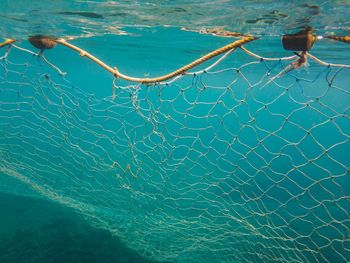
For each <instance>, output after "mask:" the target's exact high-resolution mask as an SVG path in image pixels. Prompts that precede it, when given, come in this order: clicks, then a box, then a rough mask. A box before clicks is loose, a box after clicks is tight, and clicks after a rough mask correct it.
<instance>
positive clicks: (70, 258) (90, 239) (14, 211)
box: [0, 193, 152, 263]
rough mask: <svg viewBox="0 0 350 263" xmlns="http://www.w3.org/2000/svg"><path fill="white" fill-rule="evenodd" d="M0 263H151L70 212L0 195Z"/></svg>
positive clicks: (51, 203)
mask: <svg viewBox="0 0 350 263" xmlns="http://www.w3.org/2000/svg"><path fill="white" fill-rule="evenodd" d="M0 211H1V215H0V262H2V263H10V262H11V263H18V262H21V263H29V262H30V263H53V262H57V263H61V262H65V263H69V262H74V263H79V262H84V263H89V262H96V263H100V262H101V263H102V262H106V263H107V262H108V263H113V262H118V263H139V262H140V263H151V262H152V261H149V260H146V259H144V258H142V257H141V256H140V255H138V254H137V253H135V252H134V251H133V250H131V249H128V248H127V247H125V246H124V245H123V244H122V243H121V242H120V241H119V240H118V239H117V238H116V237H113V236H112V235H111V234H110V233H109V232H108V231H105V230H100V229H96V228H93V227H91V226H90V225H88V224H87V222H85V221H84V219H82V218H81V216H79V215H77V214H76V213H74V211H72V210H71V209H68V208H65V207H61V206H59V205H58V204H56V203H53V202H50V201H45V200H42V199H38V198H32V197H24V196H18V195H12V194H5V193H0Z"/></svg>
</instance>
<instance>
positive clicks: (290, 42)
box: [0, 27, 350, 84]
mask: <svg viewBox="0 0 350 263" xmlns="http://www.w3.org/2000/svg"><path fill="white" fill-rule="evenodd" d="M212 32H214V33H215V35H217V36H222V34H218V32H219V31H217V30H212V31H209V33H212ZM220 32H221V31H220ZM223 32H225V34H224V36H226V37H227V36H229V37H231V36H235V37H236V36H243V38H242V39H239V40H237V41H235V42H232V43H230V44H228V45H226V46H224V47H221V48H219V49H216V50H214V51H212V52H210V53H208V54H206V55H204V56H202V57H201V58H199V59H197V60H195V61H193V62H191V63H189V64H187V65H185V66H183V67H181V68H179V69H177V70H175V71H173V72H171V73H168V74H166V75H163V76H159V77H154V78H138V77H132V76H128V75H125V74H123V73H121V72H120V71H119V70H118V68H117V67H111V66H109V65H107V64H106V63H105V62H103V61H102V60H100V59H98V58H97V57H95V56H94V55H92V54H90V53H89V52H87V51H85V50H83V49H81V48H79V47H77V46H75V45H73V44H71V43H69V42H67V41H66V40H65V39H62V38H60V39H59V38H56V37H52V36H45V35H36V36H30V37H29V38H28V41H29V42H30V43H31V44H32V45H33V46H34V47H36V48H38V49H40V52H39V53H38V54H37V56H41V57H42V58H43V60H44V62H46V63H47V64H48V65H50V66H51V67H52V68H54V69H55V70H57V71H58V72H59V74H60V75H65V74H66V73H65V72H63V71H61V70H60V69H59V68H58V67H57V66H55V65H53V64H52V63H51V62H49V61H48V60H47V59H46V57H45V56H44V55H43V51H44V50H45V49H52V48H54V47H55V46H56V43H58V44H61V45H63V46H66V47H68V48H70V49H72V50H74V51H76V52H78V53H79V54H80V56H82V57H87V58H89V59H90V60H92V61H93V62H95V63H96V64H98V65H99V66H101V67H102V68H104V69H105V70H107V71H109V72H110V73H112V74H113V76H114V77H115V78H120V79H124V80H127V81H131V82H137V83H141V84H155V83H160V82H163V81H166V80H169V79H171V78H174V77H176V76H179V75H183V74H185V73H186V72H187V71H188V70H190V69H192V68H194V67H196V66H198V65H200V64H202V63H204V62H206V61H208V60H210V59H212V58H214V57H216V56H218V55H220V54H223V53H225V52H227V51H230V50H231V51H234V50H235V49H236V48H238V47H239V48H240V49H241V50H243V51H244V52H246V53H247V54H248V55H250V56H252V57H254V58H257V59H260V60H266V61H282V60H292V59H296V58H297V57H298V56H300V55H294V56H289V57H283V58H266V57H262V56H259V55H257V54H255V53H253V52H251V51H249V50H248V49H247V48H245V47H243V45H245V44H247V43H249V42H252V41H254V40H257V39H258V38H257V37H254V36H244V35H243V34H240V33H239V34H237V33H236V32H230V31H223ZM322 38H328V39H333V40H337V41H342V42H345V43H349V42H350V36H325V37H322V36H318V37H317V36H315V35H314V34H313V29H312V28H309V27H308V28H306V29H304V30H302V31H300V32H298V33H296V34H289V35H284V36H283V37H282V44H283V47H284V48H285V49H286V50H298V51H303V52H304V53H303V54H304V55H303V58H304V59H306V58H307V57H309V58H311V59H313V60H314V61H316V62H317V63H319V64H321V65H326V66H333V67H345V68H347V67H349V66H348V65H343V64H332V63H327V62H324V61H322V60H320V59H318V58H316V57H315V56H313V55H311V54H309V53H308V52H306V51H308V50H309V49H311V48H312V46H313V44H314V42H315V41H316V40H317V39H322ZM14 42H16V40H15V39H6V40H5V41H4V42H2V43H0V48H1V47H4V46H6V45H11V44H13V43H14ZM18 48H19V47H18ZM298 60H300V58H299V59H297V61H294V62H293V63H294V64H296V63H298ZM305 62H306V61H305ZM305 62H304V63H299V64H300V65H301V66H303V65H304V64H305ZM299 67H300V66H298V67H294V66H293V65H290V69H288V70H287V71H290V70H293V69H295V68H299ZM282 73H283V72H280V73H279V74H277V75H276V76H275V77H274V78H272V79H271V81H272V80H274V79H275V78H277V77H278V76H279V75H280V74H282Z"/></svg>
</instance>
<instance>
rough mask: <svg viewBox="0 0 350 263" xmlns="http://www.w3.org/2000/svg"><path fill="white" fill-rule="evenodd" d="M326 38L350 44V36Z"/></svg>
mask: <svg viewBox="0 0 350 263" xmlns="http://www.w3.org/2000/svg"><path fill="white" fill-rule="evenodd" d="M325 38H329V39H333V40H337V41H341V42H345V43H350V36H325Z"/></svg>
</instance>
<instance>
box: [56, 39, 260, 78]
mask: <svg viewBox="0 0 350 263" xmlns="http://www.w3.org/2000/svg"><path fill="white" fill-rule="evenodd" d="M256 39H257V38H256V37H251V36H249V37H244V38H242V39H240V40H237V41H235V42H232V43H230V44H228V45H226V46H224V47H222V48H219V49H217V50H214V51H213V52H210V53H208V54H207V55H205V56H203V57H201V58H199V59H197V60H195V61H193V62H192V63H190V64H188V65H186V66H183V67H181V68H179V69H177V70H175V71H173V72H171V73H169V74H166V75H163V76H160V77H155V78H135V77H130V76H127V75H124V74H122V73H120V72H119V71H118V69H117V68H112V67H110V66H108V65H107V64H106V63H104V62H103V61H101V60H99V59H98V58H96V57H95V56H93V55H91V54H90V53H88V52H86V51H85V50H83V49H81V48H79V47H77V46H75V45H73V44H71V43H68V42H67V41H65V40H64V39H57V40H55V41H56V42H57V43H59V44H61V45H63V46H66V47H68V48H70V49H72V50H74V51H77V52H79V53H80V55H81V56H83V57H87V58H89V59H91V60H92V61H94V62H95V63H97V64H98V65H100V66H101V67H102V68H104V69H106V70H107V71H109V72H111V73H112V74H113V75H114V76H115V77H116V78H121V79H125V80H127V81H131V82H139V83H145V84H150V83H156V82H162V81H165V80H168V79H171V78H173V77H175V76H178V75H181V74H183V73H185V72H186V71H188V70H190V69H192V68H194V67H195V66H198V65H199V64H202V63H203V62H205V61H207V60H209V59H211V58H213V57H216V56H218V55H220V54H222V53H225V52H226V51H229V50H231V49H235V48H237V47H240V46H242V45H244V44H246V43H248V42H251V41H253V40H256Z"/></svg>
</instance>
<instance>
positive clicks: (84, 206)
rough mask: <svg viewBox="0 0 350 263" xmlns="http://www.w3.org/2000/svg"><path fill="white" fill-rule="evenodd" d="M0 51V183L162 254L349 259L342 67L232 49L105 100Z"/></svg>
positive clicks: (14, 49) (349, 132) (169, 257)
mask: <svg viewBox="0 0 350 263" xmlns="http://www.w3.org/2000/svg"><path fill="white" fill-rule="evenodd" d="M344 45H345V44H344ZM250 46H253V44H250ZM246 51H248V50H246ZM45 52H46V51H45ZM49 52H58V51H57V50H52V51H49ZM83 55H84V54H83ZM0 56H1V58H0V71H1V72H0V134H1V135H0V158H1V162H0V172H1V173H2V174H3V175H2V176H1V177H0V178H1V180H2V182H5V183H3V184H2V186H1V189H9V188H13V190H11V191H17V192H21V191H25V190H24V187H21V186H19V185H16V184H14V183H10V181H6V180H5V177H4V176H5V175H7V176H9V177H11V178H15V179H16V181H20V182H22V183H24V184H25V185H29V186H31V188H32V189H34V190H35V192H36V193H38V194H40V195H42V196H44V197H46V198H49V199H52V200H55V201H57V202H60V203H62V204H65V205H67V206H70V207H73V208H75V209H76V210H77V211H79V212H80V213H82V214H83V215H84V216H85V217H86V218H87V219H88V220H89V222H91V224H93V225H95V226H96V227H100V228H105V229H108V230H109V231H111V232H112V233H113V234H115V235H117V236H118V237H119V238H120V239H121V240H122V241H123V242H124V243H125V244H126V245H127V246H128V247H130V248H133V249H135V250H136V251H137V252H139V253H140V254H142V255H144V256H146V257H148V258H150V259H154V260H158V261H170V262H206V261H208V260H209V261H211V262H349V261H350V220H349V213H350V187H349V184H350V179H349V165H350V159H349V156H348V154H349V150H350V120H349V117H350V116H349V115H350V103H349V102H350V96H349V92H350V90H349V85H348V83H349V82H350V72H349V71H350V69H349V68H348V67H347V66H346V65H343V66H342V65H331V64H329V65H327V64H320V63H318V62H317V61H315V60H309V63H310V65H309V67H308V69H305V68H300V69H295V70H287V69H288V67H289V65H290V63H291V62H293V61H294V60H295V59H297V58H298V57H297V56H294V57H293V59H294V60H291V58H285V59H275V60H269V59H264V58H262V57H258V56H257V55H255V56H254V54H253V53H251V54H250V55H249V53H248V54H247V52H244V50H242V49H239V50H235V51H234V52H232V50H231V51H228V53H225V54H224V55H223V57H221V58H219V60H216V61H209V62H206V63H204V64H202V65H201V66H200V67H199V68H196V69H192V71H186V72H183V73H182V74H180V75H178V76H176V77H175V78H172V79H170V80H167V81H164V82H156V83H153V84H152V85H149V84H145V83H135V82H130V81H127V80H121V79H119V78H117V77H116V78H115V79H114V81H113V86H112V93H111V94H112V95H111V96H109V97H103V98H101V97H98V96H96V95H91V94H89V93H87V92H86V91H84V88H82V87H78V86H79V85H78V84H77V85H75V84H76V83H74V84H73V83H71V82H70V81H69V80H68V79H69V74H68V75H64V74H59V72H57V70H58V68H53V67H52V64H48V63H46V62H45V61H44V60H43V58H40V57H38V56H37V54H35V53H30V52H29V51H28V50H25V49H22V48H21V47H19V46H16V45H7V46H4V47H2V49H1V55H0ZM72 57H74V56H73V55H72ZM74 58H75V57H74ZM238 58H240V59H238ZM243 58H244V59H243ZM242 61H243V62H244V63H242ZM60 66H63V67H65V70H68V69H69V64H68V63H67V64H66V65H60ZM82 70H83V69H82ZM60 72H61V71H60ZM281 72H282V73H281ZM61 73H62V72H61ZM274 76H275V77H274ZM276 76H277V77H276ZM6 182H7V183H6ZM11 182H12V181H11ZM96 245H98V244H96Z"/></svg>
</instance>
